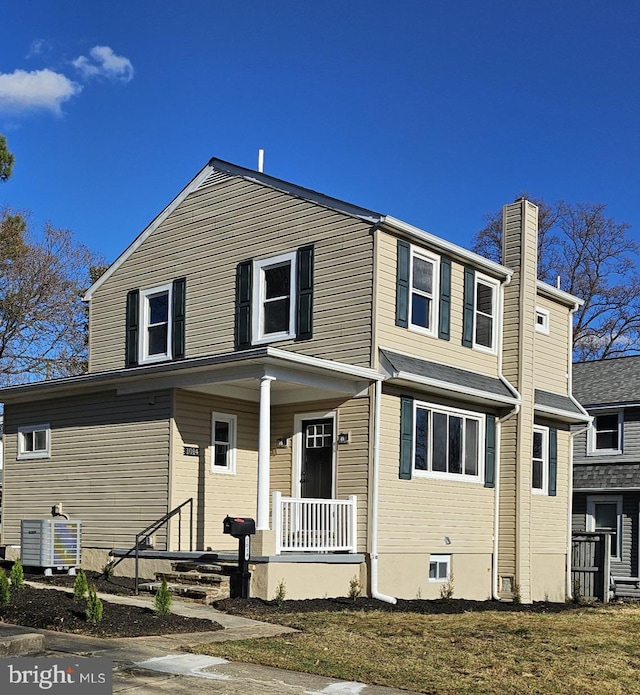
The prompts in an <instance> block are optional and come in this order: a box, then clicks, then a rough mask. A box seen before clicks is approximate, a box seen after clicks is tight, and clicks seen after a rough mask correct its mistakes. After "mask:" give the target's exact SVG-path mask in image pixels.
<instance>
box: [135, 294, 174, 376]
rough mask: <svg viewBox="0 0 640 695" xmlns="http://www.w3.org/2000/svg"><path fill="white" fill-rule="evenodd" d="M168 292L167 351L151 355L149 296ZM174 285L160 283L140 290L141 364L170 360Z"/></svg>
mask: <svg viewBox="0 0 640 695" xmlns="http://www.w3.org/2000/svg"><path fill="white" fill-rule="evenodd" d="M164 292H166V293H167V351H166V352H163V353H162V354H158V355H149V330H148V329H149V318H150V317H149V302H148V299H149V297H152V296H153V295H156V294H162V293H164ZM172 293H173V285H172V284H171V283H169V284H168V285H160V286H159V287H153V288H151V289H148V290H140V317H141V321H140V326H141V328H140V338H139V342H140V345H139V360H138V361H139V362H140V364H151V363H153V362H165V361H166V360H170V359H171V357H172V355H171V314H172V313H173V312H172V310H171V307H172V302H173V296H172Z"/></svg>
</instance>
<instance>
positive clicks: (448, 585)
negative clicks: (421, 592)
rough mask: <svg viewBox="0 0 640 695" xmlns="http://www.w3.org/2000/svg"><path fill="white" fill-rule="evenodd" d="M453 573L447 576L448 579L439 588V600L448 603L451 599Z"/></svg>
mask: <svg viewBox="0 0 640 695" xmlns="http://www.w3.org/2000/svg"><path fill="white" fill-rule="evenodd" d="M453 591H454V587H453V572H451V574H450V575H449V579H447V581H446V582H445V583H444V584H443V585H442V586H441V587H440V598H442V599H444V600H445V601H448V600H449V599H451V598H453Z"/></svg>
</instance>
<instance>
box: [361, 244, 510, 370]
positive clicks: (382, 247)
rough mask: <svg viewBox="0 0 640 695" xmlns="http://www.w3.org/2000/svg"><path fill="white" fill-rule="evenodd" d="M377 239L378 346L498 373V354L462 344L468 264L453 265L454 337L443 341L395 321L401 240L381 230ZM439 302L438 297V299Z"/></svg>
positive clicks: (452, 307)
mask: <svg viewBox="0 0 640 695" xmlns="http://www.w3.org/2000/svg"><path fill="white" fill-rule="evenodd" d="M377 239H378V247H377V265H376V267H377V283H378V288H377V296H376V302H377V305H376V308H377V311H376V328H375V330H376V336H377V343H378V345H379V346H380V347H383V348H388V349H390V350H397V351H398V352H401V353H404V354H407V355H411V356H413V357H420V358H422V359H425V360H433V361H436V362H439V363H442V364H448V365H452V366H454V367H461V368H463V369H467V370H470V371H477V372H480V373H482V374H489V375H491V376H495V375H496V374H497V372H498V357H497V355H492V354H489V353H487V352H483V351H481V350H473V349H471V348H467V347H463V346H462V314H463V307H464V267H463V266H462V265H460V264H459V263H456V262H455V261H454V262H452V264H451V337H450V340H448V341H445V340H440V339H439V338H437V337H433V336H429V335H425V334H423V333H420V332H418V331H416V330H412V329H411V328H401V327H400V326H396V323H395V321H396V268H397V256H398V251H397V244H398V240H397V238H396V237H394V236H392V235H391V234H387V233H384V232H381V231H378V232H377ZM427 250H429V249H427ZM435 301H436V302H437V301H438V299H437V298H435ZM496 335H498V334H496Z"/></svg>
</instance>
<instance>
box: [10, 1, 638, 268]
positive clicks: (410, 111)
mask: <svg viewBox="0 0 640 695" xmlns="http://www.w3.org/2000/svg"><path fill="white" fill-rule="evenodd" d="M0 22H1V24H2V27H3V32H2V34H3V40H2V45H1V46H0V133H3V134H5V135H6V136H7V138H8V142H9V147H10V149H11V150H12V152H13V153H14V155H15V156H16V165H15V168H14V175H13V178H12V179H11V180H10V181H9V182H8V183H5V184H3V185H0V206H3V205H7V204H8V205H11V206H13V207H14V208H18V209H27V210H30V211H31V212H32V221H33V223H34V224H35V225H36V226H39V225H40V224H41V223H42V222H43V221H45V220H50V221H51V222H52V223H53V224H54V226H57V227H66V228H70V229H72V230H73V231H74V232H75V234H76V236H77V238H78V239H80V240H81V241H82V242H83V243H85V244H87V245H88V246H89V247H90V248H92V249H94V250H95V251H97V252H99V253H101V254H102V255H104V256H105V257H106V259H107V260H109V261H112V260H114V259H115V258H116V257H117V255H118V254H119V253H120V252H121V251H122V250H123V249H124V248H125V247H126V246H127V245H128V244H129V243H130V242H131V241H132V240H133V238H134V237H135V236H136V235H137V234H138V233H139V232H140V231H142V229H143V228H144V227H145V226H146V225H147V224H148V222H150V221H151V219H152V218H153V217H155V215H156V214H157V213H158V212H160V210H161V209H162V208H163V207H165V205H167V204H168V203H169V202H170V200H171V199H172V198H173V197H174V196H175V195H176V194H177V193H178V192H179V191H180V190H181V188H182V187H183V186H184V185H186V184H187V182H188V181H189V180H190V179H191V178H192V177H193V175H194V174H195V173H196V172H197V171H198V170H199V169H200V168H201V167H202V166H203V165H204V164H205V163H206V162H207V161H208V160H209V159H210V158H211V157H212V156H215V157H219V158H221V159H225V160H228V161H231V162H233V163H236V164H240V165H242V166H247V167H255V166H256V162H257V153H258V149H259V148H264V150H265V172H266V173H268V174H271V175H273V176H276V177H279V178H283V179H286V180H289V181H292V182H294V183H297V184H300V185H302V186H306V187H308V188H312V189H314V190H317V191H320V192H323V193H327V194H329V195H332V196H335V197H337V198H341V199H344V200H347V201H349V202H352V203H355V204H358V205H361V206H364V207H369V208H372V209H374V210H376V211H378V212H382V213H385V214H390V215H394V216H395V217H399V218H400V219H403V220H405V221H407V222H410V223H412V224H415V225H417V226H419V227H422V228H423V229H427V230H428V231H430V232H432V233H434V234H438V235H440V236H443V237H445V238H447V239H450V240H451V241H454V242H456V243H459V244H461V245H463V246H469V245H470V243H471V239H472V237H473V234H474V233H475V232H476V231H477V230H478V229H479V228H480V227H481V226H482V223H483V215H484V214H485V213H488V212H492V211H494V210H496V209H499V208H500V207H501V205H503V204H504V203H507V202H510V201H512V200H513V198H514V197H515V196H516V195H517V194H519V193H521V192H524V191H526V192H528V193H529V194H531V195H533V196H535V197H541V198H544V199H546V200H548V201H553V200H556V199H559V198H563V199H565V200H567V201H570V202H594V203H595V202H603V203H606V204H607V206H608V208H607V210H608V213H609V215H611V216H612V217H614V218H615V219H616V220H618V221H620V222H622V221H626V222H629V223H630V224H631V225H632V229H631V234H632V235H633V236H634V237H635V238H636V239H637V240H638V241H640V209H639V208H640V206H639V202H640V195H639V192H640V164H639V163H640V135H639V133H640V94H639V90H640V40H639V39H638V26H639V25H640V3H638V2H637V0H606V1H605V0H600V1H598V2H596V1H594V0H561V1H558V0H536V1H535V2H520V1H519V0H510V1H508V2H507V1H502V0H496V1H492V0H478V1H475V0H422V1H414V0H395V1H394V2H391V1H387V2H381V1H379V0H366V1H365V0H341V1H338V0H324V1H321V2H314V3H311V2H307V1H305V0H296V1H294V0H269V2H266V1H265V2H258V1H257V0H245V2H219V1H218V2H216V1H214V0H189V1H188V2H178V1H177V0H173V1H172V2H169V1H167V0H135V1H134V0H110V1H109V2H106V1H104V2H99V1H97V0H96V1H94V2H87V1H86V0H83V1H82V2H77V1H76V0H65V1H62V0H58V1H52V0H0Z"/></svg>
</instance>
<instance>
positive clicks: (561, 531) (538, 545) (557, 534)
mask: <svg viewBox="0 0 640 695" xmlns="http://www.w3.org/2000/svg"><path fill="white" fill-rule="evenodd" d="M570 471H571V464H570V460H569V432H568V431H566V430H560V429H559V430H558V466H557V479H556V495H555V497H554V496H549V495H539V494H533V493H532V494H531V528H532V534H531V552H532V554H536V553H538V554H555V553H560V554H563V555H565V554H566V552H567V532H568V523H569V518H568V507H567V500H568V499H569V475H570Z"/></svg>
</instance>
